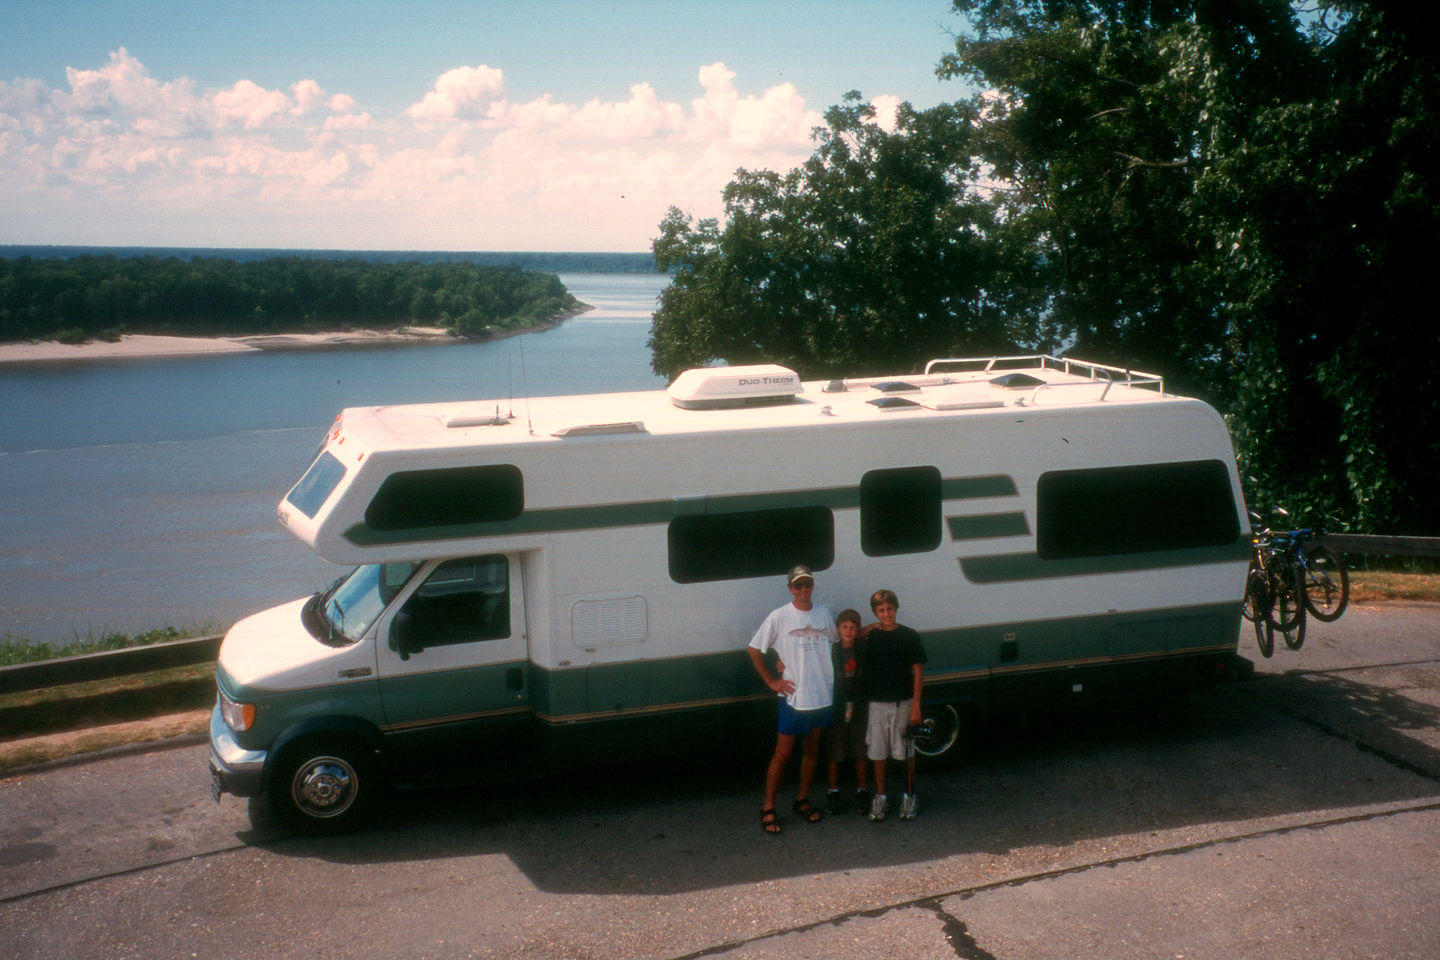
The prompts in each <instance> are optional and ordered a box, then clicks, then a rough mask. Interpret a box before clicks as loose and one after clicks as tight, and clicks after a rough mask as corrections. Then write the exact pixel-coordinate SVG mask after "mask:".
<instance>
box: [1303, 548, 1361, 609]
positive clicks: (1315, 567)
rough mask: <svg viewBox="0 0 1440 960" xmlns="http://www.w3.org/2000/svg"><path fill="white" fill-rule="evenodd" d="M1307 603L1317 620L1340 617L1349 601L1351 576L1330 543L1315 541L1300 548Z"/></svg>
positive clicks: (1307, 607)
mask: <svg viewBox="0 0 1440 960" xmlns="http://www.w3.org/2000/svg"><path fill="white" fill-rule="evenodd" d="M1300 564H1301V570H1302V572H1301V577H1302V578H1303V582H1304V586H1305V607H1306V609H1308V610H1309V611H1310V613H1311V614H1312V615H1314V617H1315V619H1316V620H1321V621H1324V622H1325V623H1330V622H1332V621H1335V620H1339V619H1340V614H1342V613H1344V612H1345V605H1346V604H1347V603H1349V602H1350V576H1349V574H1347V573H1346V572H1345V567H1344V566H1343V565H1342V564H1341V563H1340V558H1339V557H1337V556H1335V553H1334V551H1332V550H1331V549H1330V548H1329V547H1326V546H1323V545H1321V544H1318V543H1312V544H1310V545H1309V546H1307V547H1305V548H1304V549H1302V550H1301V551H1300Z"/></svg>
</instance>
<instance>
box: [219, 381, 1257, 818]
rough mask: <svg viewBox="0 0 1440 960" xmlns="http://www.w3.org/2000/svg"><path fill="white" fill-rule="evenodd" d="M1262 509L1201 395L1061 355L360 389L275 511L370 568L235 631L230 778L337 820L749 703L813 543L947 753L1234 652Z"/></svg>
mask: <svg viewBox="0 0 1440 960" xmlns="http://www.w3.org/2000/svg"><path fill="white" fill-rule="evenodd" d="M512 410H513V413H514V415H512ZM1245 518H1246V511H1245V506H1244V503H1243V499H1242V495H1241V491H1240V484H1239V479H1238V477H1237V475H1236V469H1235V458H1234V453H1233V448H1232V446H1231V442H1230V437H1229V434H1228V432H1227V431H1226V428H1225V424H1224V422H1223V421H1222V420H1221V418H1220V417H1219V416H1218V415H1217V414H1216V412H1215V411H1214V410H1213V409H1212V408H1211V407H1209V406H1207V405H1206V404H1204V403H1202V402H1200V401H1198V400H1195V399H1189V398H1185V397H1179V396H1173V395H1170V394H1167V393H1165V391H1164V384H1163V382H1162V381H1161V380H1160V378H1158V377H1155V376H1153V375H1149V374H1140V373H1135V372H1130V371H1120V370H1116V369H1113V368H1108V367H1104V366H1101V365H1097V364H1089V363H1082V362H1078V361H1075V360H1056V359H1054V358H1050V357H1011V358H999V359H986V360H941V361H934V362H932V363H931V364H929V365H928V366H927V368H926V371H925V372H924V373H923V374H919V375H914V376H904V377H891V378H883V379H881V378H874V379H851V380H835V381H830V382H823V381H822V382H804V383H802V382H801V380H800V378H799V377H798V376H796V374H795V373H794V372H792V371H790V370H788V369H785V368H783V367H778V366H768V365H767V366H751V367H720V368H708V369H703V370H691V371H688V372H687V373H685V374H683V375H681V376H680V377H679V378H677V379H676V380H675V382H674V383H673V384H671V385H670V387H669V388H668V389H667V390H656V391H649V392H637V393H618V394H603V395H593V396H565V397H547V398H533V399H528V400H518V401H515V402H514V404H513V405H512V403H511V402H510V401H496V400H494V399H489V400H478V401H467V402H456V403H429V404H416V405H406V406H392V407H366V408H353V409H347V410H345V411H344V412H343V413H341V414H340V416H339V417H338V418H337V420H336V421H335V424H334V426H333V428H332V429H331V430H330V431H329V433H328V434H327V436H326V439H325V441H324V444H323V447H322V449H321V450H320V452H319V454H318V456H317V458H316V459H315V461H314V463H313V464H312V465H311V467H310V468H309V470H308V471H306V473H305V475H304V476H303V477H302V478H301V479H300V481H299V482H298V483H297V484H296V485H295V486H294V488H293V489H291V490H290V492H289V493H288V494H287V495H286V496H285V498H284V500H283V501H281V503H280V507H279V519H280V522H281V523H282V524H283V525H284V526H285V527H286V529H288V530H289V531H290V532H291V533H293V534H294V535H295V536H296V537H297V538H299V539H300V540H301V541H302V542H304V543H305V544H306V545H307V546H309V547H310V548H311V549H313V550H315V551H316V552H317V553H318V554H319V555H320V556H322V557H324V558H325V559H327V560H330V561H333V562H336V563H344V564H356V565H357V566H356V567H355V569H354V570H353V572H351V573H349V574H348V575H346V576H344V577H342V578H341V579H340V580H338V581H337V582H336V583H335V584H334V585H333V586H331V587H330V588H329V589H328V590H325V591H323V592H321V593H318V594H316V595H315V596H313V597H310V598H308V599H301V600H296V601H294V602H292V603H288V604H285V605H283V606H280V607H276V608H274V609H272V610H268V611H265V612H263V613H259V614H256V615H254V616H252V617H249V618H248V619H245V620H243V621H241V622H240V623H238V624H236V625H235V626H234V628H233V629H231V631H230V632H229V634H228V635H227V636H226V638H225V641H224V645H223V646H222V648H221V651H220V660H219V665H218V670H217V675H218V684H219V701H218V704H217V707H216V710H215V713H214V716H213V718H212V721H211V733H210V741H211V761H210V762H211V769H212V773H213V780H214V784H215V787H216V791H217V794H216V795H217V796H218V795H219V792H220V791H228V792H230V793H233V794H236V795H239V796H256V795H267V796H269V798H270V799H271V800H272V801H273V803H274V804H275V805H276V807H277V808H278V809H279V810H280V811H282V812H283V813H286V814H287V815H289V816H291V817H292V818H293V819H295V820H297V821H298V822H300V823H305V824H310V825H316V826H340V825H343V824H346V823H349V822H352V821H353V820H354V819H355V818H357V817H358V816H360V815H361V814H362V813H363V811H364V808H365V807H366V806H367V805H368V802H369V800H370V799H371V797H372V796H373V794H374V792H375V788H376V785H377V783H379V782H381V781H383V780H388V779H391V778H399V777H409V776H424V775H426V774H440V775H443V776H452V775H454V774H455V772H456V771H458V770H464V771H466V772H470V771H475V770H482V771H485V772H487V773H489V772H494V773H501V772H506V771H516V770H518V771H522V772H523V771H535V770H537V769H539V770H545V769H553V768H554V767H557V766H564V765H569V764H575V763H583V762H591V761H595V760H620V759H624V758H625V757H627V756H628V757H634V756H637V755H638V756H656V755H663V754H665V753H668V752H678V751H694V750H696V749H697V748H698V747H699V746H700V745H704V744H714V743H717V742H725V741H727V740H730V739H732V738H733V737H734V736H736V735H738V733H739V731H742V730H747V729H754V728H756V727H757V726H759V727H762V728H763V726H764V725H766V724H769V723H771V722H773V721H772V720H771V719H770V718H772V717H773V711H774V697H773V695H772V694H771V693H770V692H769V691H768V690H766V689H765V688H764V687H763V686H762V685H761V684H760V682H759V680H758V678H757V677H756V676H755V674H754V671H753V668H752V667H751V665H750V662H749V659H748V656H747V654H746V652H745V648H746V643H747V641H748V640H749V638H750V636H751V633H752V632H753V630H754V629H755V627H756V625H757V624H758V623H759V622H760V620H761V619H762V618H763V617H764V615H765V614H766V613H767V612H768V611H769V610H771V609H772V608H774V607H775V606H777V605H779V604H781V603H783V602H785V599H786V597H787V594H786V592H785V588H784V579H783V575H784V573H785V571H786V570H788V569H789V568H790V567H791V566H793V565H795V564H797V563H803V564H806V565H808V566H809V567H810V568H811V569H813V570H814V571H815V572H816V579H817V586H818V589H817V591H816V594H817V599H818V601H819V602H822V603H826V604H828V605H830V606H831V607H832V608H833V609H836V610H838V609H840V608H841V607H847V606H849V607H855V608H857V609H860V610H862V611H864V610H865V609H866V608H865V606H864V604H865V600H866V598H867V597H868V596H869V595H870V593H871V592H872V591H874V590H875V589H877V588H880V587H889V588H891V589H894V590H895V591H896V592H897V593H898V594H899V595H900V601H901V619H902V621H903V622H905V623H906V624H908V625H910V626H913V627H914V628H916V629H917V630H919V631H920V632H921V634H922V636H923V637H924V640H925V645H926V650H927V653H928V657H929V663H928V665H927V667H926V675H925V708H926V712H927V714H929V715H930V716H931V717H933V718H934V719H935V720H936V721H937V726H938V730H939V733H938V734H937V736H936V737H935V738H934V739H933V740H931V741H930V742H929V744H928V747H927V751H928V752H930V753H932V754H944V753H945V752H947V751H949V750H951V748H952V746H953V745H954V743H955V742H956V737H957V732H958V729H959V727H960V726H961V723H962V718H963V717H964V716H965V715H966V713H967V712H968V711H970V710H974V709H984V708H985V707H986V705H987V704H989V703H991V702H994V701H1005V702H1007V703H1015V702H1023V701H1025V699H1026V698H1033V697H1039V696H1044V695H1047V694H1052V693H1057V692H1059V693H1069V692H1071V691H1081V690H1084V691H1090V690H1094V689H1096V688H1104V687H1110V686H1116V685H1134V684H1137V683H1150V682H1152V681H1153V680H1154V679H1156V678H1157V677H1158V678H1163V679H1167V680H1175V681H1183V682H1201V681H1206V680H1213V679H1221V678H1224V677H1225V676H1228V675H1229V671H1231V670H1233V669H1234V656H1235V649H1236V642H1237V637H1238V632H1239V630H1238V627H1239V617H1240V602H1241V595H1242V593H1243V589H1244V580H1245V571H1246V563H1247V555H1248V543H1249V538H1248V523H1247V521H1246V519H1245ZM772 729H773V728H772Z"/></svg>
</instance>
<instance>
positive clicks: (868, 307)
mask: <svg viewBox="0 0 1440 960" xmlns="http://www.w3.org/2000/svg"><path fill="white" fill-rule="evenodd" d="M954 7H955V9H956V11H957V12H958V13H960V14H961V15H962V16H963V17H964V18H965V20H966V23H967V24H968V29H967V30H966V31H964V32H962V33H961V35H960V36H959V37H958V39H957V41H956V45H955V50H954V52H953V53H952V54H950V55H948V56H946V57H945V58H944V59H943V60H942V61H941V63H940V66H939V68H938V72H939V73H940V74H941V75H942V76H944V77H955V78H964V79H966V80H968V81H970V82H971V83H972V84H973V85H974V86H975V88H977V89H979V90H982V91H983V92H982V93H980V94H977V95H975V96H973V97H970V98H968V99H966V100H963V101H960V102H957V103H955V104H949V105H946V106H944V107H940V108H936V109H934V110H927V111H909V110H902V112H901V121H900V122H899V124H898V125H897V127H896V128H895V129H894V130H893V131H890V132H887V131H884V130H881V129H879V128H878V127H876V126H875V125H874V124H873V123H872V122H869V120H870V117H869V116H868V115H867V114H866V112H865V110H864V108H862V107H859V106H858V105H857V104H855V103H854V102H852V103H851V104H850V105H849V106H848V107H846V108H841V109H839V110H837V111H832V112H831V114H830V116H828V117H827V127H826V128H825V129H824V130H822V131H820V137H819V146H818V149H817V151H816V153H815V155H814V157H812V158H811V160H810V161H809V162H808V163H807V164H805V165H804V166H803V167H801V168H800V169H799V170H797V171H796V172H794V173H792V174H788V175H784V176H781V175H777V174H771V173H764V172H758V173H757V172H749V171H741V173H740V174H739V175H738V176H737V179H736V181H735V182H734V183H732V184H731V187H730V188H729V189H728V190H727V192H726V195H725V196H726V220H725V223H724V226H723V228H722V227H721V226H720V225H719V224H718V223H715V222H702V223H701V224H699V225H698V226H693V225H691V224H690V222H689V221H688V220H686V219H685V218H684V216H683V215H682V214H680V213H679V212H677V211H672V212H671V214H670V215H669V216H668V217H667V218H666V220H665V222H664V223H663V224H662V225H661V237H660V238H659V239H658V240H657V241H656V247H655V249H656V254H657V259H660V260H661V261H662V264H663V263H669V264H671V265H673V266H675V267H677V268H678V269H679V273H678V274H677V278H676V282H675V284H674V285H672V287H671V289H670V290H667V291H666V292H665V294H664V296H663V297H662V302H661V308H660V312H659V313H658V314H657V316H656V326H655V334H654V337H653V339H652V346H653V347H654V350H655V367H656V369H657V371H660V372H665V373H671V372H674V371H675V370H677V369H678V368H680V367H682V366H687V365H691V364H694V363H700V362H706V361H710V360H713V359H724V360H728V361H730V362H742V361H752V360H759V359H766V360H775V361H779V362H788V363H791V364H792V365H794V366H796V367H797V368H799V369H802V370H805V371H813V372H820V371H830V370H836V369H840V368H844V369H845V370H847V371H856V370H874V369H877V368H880V367H884V368H887V369H890V370H895V369H897V368H904V367H906V366H909V365H913V364H915V363H918V362H920V361H922V360H923V359H924V358H925V357H927V356H934V355H938V354H941V353H945V352H948V351H951V350H954V351H958V352H965V353H972V354H983V353H987V352H991V351H998V350H1006V349H1012V348H1016V347H1020V348H1026V349H1030V348H1036V349H1052V348H1062V347H1063V348H1064V349H1065V350H1067V352H1071V353H1073V354H1074V355H1076V356H1080V357H1084V358H1086V359H1090V360H1096V361H1100V362H1106V363H1112V364H1116V365H1121V366H1132V367H1136V368H1140V369H1147V370H1154V371H1157V372H1161V373H1164V374H1165V375H1166V378H1167V381H1168V382H1169V383H1170V384H1173V385H1175V388H1176V389H1178V390H1180V391H1182V392H1195V393H1198V394H1200V395H1202V396H1204V397H1206V398H1207V399H1209V400H1210V401H1211V402H1212V403H1214V404H1215V405H1216V406H1217V407H1219V408H1220V409H1221V410H1222V412H1224V413H1225V414H1226V415H1227V417H1228V418H1229V420H1230V422H1231V425H1232V432H1233V435H1234V438H1235V441H1236V446H1237V452H1238V454H1239V456H1240V460H1241V464H1242V475H1243V477H1244V479H1245V482H1246V487H1247V496H1248V497H1249V499H1250V500H1251V502H1252V503H1254V504H1257V505H1265V504H1268V503H1271V502H1276V501H1284V502H1288V503H1289V504H1290V505H1291V506H1292V508H1297V507H1298V508H1304V509H1309V510H1310V511H1312V512H1313V513H1314V514H1315V518H1316V519H1320V518H1325V519H1327V520H1328V521H1329V522H1330V523H1331V524H1332V526H1334V527H1336V528H1350V529H1359V530H1366V531H1370V532H1409V533H1431V534H1434V533H1440V506H1437V503H1436V501H1435V499H1434V498H1433V497H1431V496H1430V495H1429V489H1430V487H1431V486H1433V483H1434V480H1433V478H1434V476H1435V475H1436V472H1437V469H1440V382H1437V380H1440V365H1437V364H1436V362H1435V360H1434V356H1433V349H1434V347H1435V346H1436V345H1437V339H1440V338H1437V337H1436V334H1435V332H1434V330H1435V327H1434V321H1433V319H1431V318H1432V316H1433V314H1434V309H1433V307H1430V306H1429V304H1430V300H1431V296H1430V289H1429V288H1430V286H1431V284H1430V282H1429V276H1428V271H1427V269H1426V268H1427V266H1428V260H1429V259H1430V258H1431V256H1432V255H1433V253H1434V252H1435V251H1437V250H1440V184H1437V182H1436V176H1437V175H1436V172H1435V171H1436V170H1437V169H1440V166H1437V165H1436V164H1435V162H1434V157H1435V156H1436V155H1437V146H1440V144H1437V140H1440V109H1437V107H1440V103H1437V98H1440V84H1436V83H1435V78H1436V77H1440V69H1437V68H1440V62H1437V59H1440V55H1437V53H1436V48H1435V46H1434V42H1433V41H1434V33H1435V31H1434V30H1433V26H1434V24H1433V22H1432V21H1433V20H1434V19H1435V17H1434V14H1433V13H1431V12H1430V7H1429V6H1428V5H1425V4H1412V3H1406V2H1402V0H1319V2H1317V3H1316V4H1315V5H1314V6H1311V7H1301V6H1299V5H1292V4H1290V3H1288V2H1285V0H1250V2H1247V3H1243V4H1226V3H1215V2H1213V0H954ZM897 161H898V162H897ZM960 263H963V264H964V269H956V266H957V264H960Z"/></svg>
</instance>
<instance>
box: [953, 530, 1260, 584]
mask: <svg viewBox="0 0 1440 960" xmlns="http://www.w3.org/2000/svg"><path fill="white" fill-rule="evenodd" d="M1249 556H1250V544H1249V543H1248V542H1246V541H1244V540H1237V541H1235V542H1234V543H1228V544H1224V545H1222V546H1218V547H1196V548H1194V549H1189V550H1156V551H1151V552H1147V553H1125V554H1119V555H1116V556H1106V557H1077V558H1073V559H1064V560H1045V559H1043V558H1041V557H1040V555H1039V554H1036V553H1005V554H999V555H997V556H990V557H961V558H960V569H961V571H963V572H964V574H965V579H967V580H969V581H970V582H971V583H982V584H990V583H1017V582H1020V581H1025V580H1057V579H1061V578H1065V577H1093V576H1097V575H1100V574H1106V573H1137V572H1139V571H1142V570H1162V569H1166V568H1169V567H1190V566H1197V565H1206V564H1212V563H1235V562H1241V561H1244V560H1245V559H1246V558H1248V557H1249Z"/></svg>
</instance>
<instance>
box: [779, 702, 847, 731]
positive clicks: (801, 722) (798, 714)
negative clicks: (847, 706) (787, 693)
mask: <svg viewBox="0 0 1440 960" xmlns="http://www.w3.org/2000/svg"><path fill="white" fill-rule="evenodd" d="M834 714H835V710H834V708H833V707H823V708H822V709H819V710H796V709H795V708H794V707H792V706H790V704H789V702H787V701H785V700H781V701H780V732H781V733H783V734H786V735H788V736H792V737H803V736H805V735H806V734H807V733H809V732H810V731H811V730H823V729H825V728H826V727H828V726H830V724H831V723H832V722H833V721H834V719H835V716H834Z"/></svg>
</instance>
